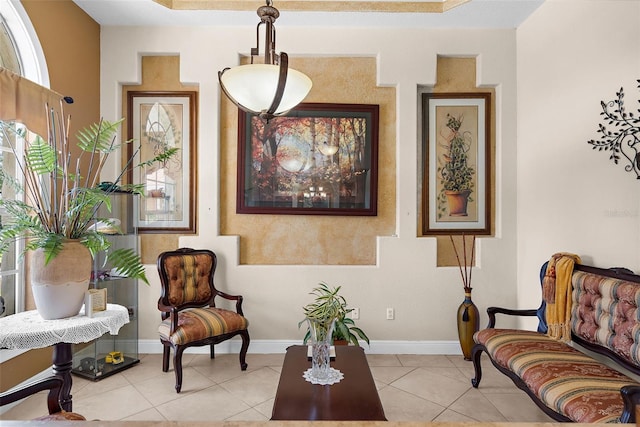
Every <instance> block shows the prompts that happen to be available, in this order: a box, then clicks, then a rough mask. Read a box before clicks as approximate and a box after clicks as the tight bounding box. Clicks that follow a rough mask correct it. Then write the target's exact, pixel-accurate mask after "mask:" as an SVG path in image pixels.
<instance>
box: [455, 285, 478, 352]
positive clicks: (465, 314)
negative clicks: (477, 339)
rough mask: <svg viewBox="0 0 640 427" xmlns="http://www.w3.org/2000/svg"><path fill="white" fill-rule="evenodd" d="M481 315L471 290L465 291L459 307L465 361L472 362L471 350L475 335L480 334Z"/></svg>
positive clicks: (459, 324)
mask: <svg viewBox="0 0 640 427" xmlns="http://www.w3.org/2000/svg"><path fill="white" fill-rule="evenodd" d="M479 320H480V313H479V312H478V307H476V305H475V304H474V303H473V301H471V288H469V289H468V290H465V292H464V301H462V304H460V307H458V339H459V340H460V348H461V349H462V354H463V356H464V360H471V350H472V349H473V345H474V342H473V334H475V333H476V332H478V329H479V327H480V322H479Z"/></svg>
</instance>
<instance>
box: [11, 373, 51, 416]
mask: <svg viewBox="0 0 640 427" xmlns="http://www.w3.org/2000/svg"><path fill="white" fill-rule="evenodd" d="M62 385H63V380H62V378H60V377H57V376H52V377H47V378H44V379H41V380H38V381H34V382H32V383H29V384H27V385H25V386H23V387H20V388H17V389H12V390H9V391H7V392H4V393H1V394H0V406H4V405H8V404H9V403H13V402H17V401H18V400H22V399H24V398H25V397H29V396H31V395H33V394H36V393H39V392H41V391H44V390H49V396H48V398H47V406H48V409H49V413H50V414H54V413H56V412H61V411H62V407H61V406H60V391H61V389H62Z"/></svg>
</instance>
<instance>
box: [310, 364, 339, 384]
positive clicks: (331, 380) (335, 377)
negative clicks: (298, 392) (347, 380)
mask: <svg viewBox="0 0 640 427" xmlns="http://www.w3.org/2000/svg"><path fill="white" fill-rule="evenodd" d="M302 376H303V377H304V379H305V380H307V381H308V382H310V383H311V384H322V385H331V384H336V383H339V382H340V381H341V380H342V379H343V378H344V374H343V373H342V372H340V371H339V370H338V369H333V368H329V375H328V376H327V378H325V379H323V380H320V379H317V378H314V377H312V376H311V368H309V369H307V370H306V371H304V373H303V374H302Z"/></svg>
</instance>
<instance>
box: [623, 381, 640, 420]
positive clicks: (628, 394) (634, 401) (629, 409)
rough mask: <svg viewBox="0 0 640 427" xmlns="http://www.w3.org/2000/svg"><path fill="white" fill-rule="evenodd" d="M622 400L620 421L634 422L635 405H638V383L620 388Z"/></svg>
mask: <svg viewBox="0 0 640 427" xmlns="http://www.w3.org/2000/svg"><path fill="white" fill-rule="evenodd" d="M620 394H621V395H622V400H623V401H624V411H623V412H622V416H620V422H621V423H635V422H636V405H640V385H628V386H624V387H622V388H621V389H620Z"/></svg>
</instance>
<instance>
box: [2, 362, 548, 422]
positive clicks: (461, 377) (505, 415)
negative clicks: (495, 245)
mask: <svg viewBox="0 0 640 427" xmlns="http://www.w3.org/2000/svg"><path fill="white" fill-rule="evenodd" d="M367 359H368V362H369V365H370V367H371V372H372V374H373V378H374V379H375V382H376V385H377V387H378V393H379V395H380V400H381V401H382V406H383V407H384V411H385V414H386V416H387V419H389V420H390V421H450V422H467V421H469V422H474V421H487V422H503V421H507V422H551V421H553V420H551V418H549V417H547V415H545V414H544V413H543V412H542V411H541V410H540V409H539V408H538V407H537V406H536V405H535V404H533V403H532V402H531V400H530V399H529V398H528V397H527V395H526V394H525V393H524V392H523V391H521V390H519V389H518V388H516V387H515V385H513V383H512V382H511V380H510V379H509V378H507V377H506V376H504V375H502V374H501V373H500V372H498V371H497V370H496V369H495V368H494V367H493V366H492V365H491V363H490V362H489V361H488V360H486V359H485V360H484V361H483V365H482V366H483V368H484V370H483V378H482V382H481V384H480V387H479V388H478V389H474V388H473V387H472V386H471V382H470V378H471V377H472V376H473V364H472V363H471V362H467V361H465V360H463V358H462V356H451V355H447V356H444V355H401V354H398V355H383V354H369V355H367ZM283 360H284V354H249V355H247V363H248V364H249V368H248V369H247V371H245V372H242V371H241V370H240V367H239V363H238V357H237V355H230V354H223V355H217V356H216V358H215V359H214V360H211V359H209V357H208V355H204V354H202V355H201V354H198V355H194V354H185V355H184V356H183V366H184V378H183V386H182V392H181V393H180V394H177V393H176V392H175V390H174V379H175V378H174V373H173V369H170V370H169V372H167V373H163V372H162V369H161V355H159V354H149V355H141V361H140V363H139V364H138V365H135V366H133V367H132V368H130V369H127V370H125V371H122V372H120V373H118V374H116V375H113V376H111V377H108V378H105V379H103V380H101V381H97V382H92V381H88V380H85V379H83V378H80V377H76V376H74V377H73V389H72V395H73V410H74V411H75V412H78V413H80V414H82V415H84V416H85V417H86V418H87V419H88V420H96V419H97V420H151V421H153V420H198V421H207V420H231V421H234V420H235V421H263V420H268V419H269V418H270V417H271V408H272V406H273V400H274V397H275V394H276V388H277V386H278V380H279V377H280V370H281V368H282V362H283ZM45 397H46V396H45V394H43V393H41V394H39V395H36V396H32V397H30V398H28V399H26V400H25V401H23V402H22V403H20V404H19V405H17V406H16V407H13V408H12V409H10V410H9V411H8V412H6V413H5V414H4V415H2V417H1V418H2V419H18V420H20V419H30V418H34V417H36V416H40V415H43V414H44V412H45V411H46V398H45Z"/></svg>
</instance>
